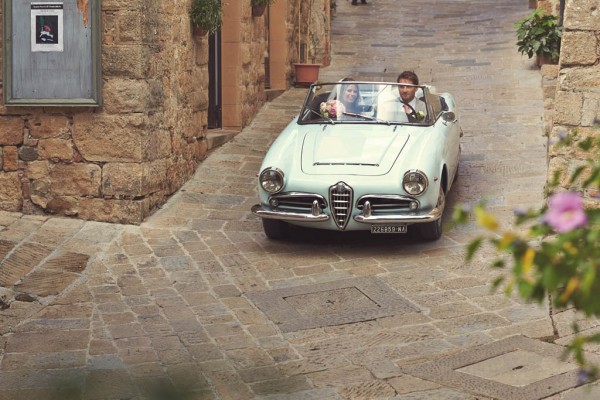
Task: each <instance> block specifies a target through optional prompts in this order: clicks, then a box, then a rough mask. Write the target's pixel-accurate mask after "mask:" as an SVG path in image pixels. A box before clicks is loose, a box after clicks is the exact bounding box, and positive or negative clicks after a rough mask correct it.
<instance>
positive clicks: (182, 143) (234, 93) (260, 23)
mask: <svg viewBox="0 0 600 400" xmlns="http://www.w3.org/2000/svg"><path fill="white" fill-rule="evenodd" d="M10 1H13V2H14V1H16V0H10ZM42 1H49V0H42ZM75 1H76V0H65V1H64V3H65V4H69V2H71V3H74V2H75ZM94 1H100V0H78V1H77V7H78V8H79V7H84V8H85V9H84V10H83V11H82V15H83V16H87V15H88V13H89V7H90V5H91V4H92V2H94ZM100 4H101V11H100V14H101V35H100V36H101V77H102V88H101V92H102V98H103V101H102V104H101V106H99V107H89V106H77V107H75V106H53V107H49V106H46V107H44V106H13V105H7V104H4V103H1V104H0V210H7V211H20V212H23V213H27V214H43V213H49V214H57V215H66V216H75V217H78V218H83V219H90V220H97V221H107V222H121V223H140V222H141V221H142V220H143V219H144V218H145V217H146V216H148V215H149V214H150V213H151V212H152V211H153V210H154V209H156V207H158V206H159V205H160V204H162V203H164V202H165V201H166V199H167V198H168V196H169V195H171V194H172V193H174V192H175V191H176V190H178V189H179V188H180V187H181V186H182V185H183V184H184V183H185V182H186V181H187V180H188V179H189V178H190V177H191V176H192V174H194V172H195V170H196V166H197V165H198V163H199V162H201V160H202V159H203V158H204V157H205V156H206V152H207V141H206V136H207V132H208V131H209V129H227V130H230V131H240V130H241V129H242V128H243V127H245V126H246V125H248V124H249V123H250V121H251V120H252V118H253V116H254V115H255V114H256V112H257V111H258V109H259V108H260V107H261V106H262V105H263V104H264V103H265V101H266V99H267V91H268V90H269V89H271V90H278V89H279V90H281V89H287V88H288V87H289V86H290V85H291V83H292V82H293V68H292V66H293V63H294V62H296V61H298V60H297V58H298V54H299V49H298V48H297V46H298V44H300V45H301V46H304V47H303V48H309V49H310V51H311V52H312V54H313V55H314V58H315V60H316V61H317V62H319V63H322V64H323V65H326V64H327V63H328V62H329V29H330V7H329V0H309V1H302V2H300V1H298V0H275V1H274V2H273V3H272V4H271V5H270V6H269V7H268V9H267V11H266V12H265V14H263V15H261V16H252V12H251V5H250V0H228V1H227V2H222V7H223V24H222V27H221V30H220V31H219V32H217V33H216V34H214V35H210V36H205V37H196V36H194V35H193V32H192V31H193V30H192V27H191V26H190V20H189V16H188V9H189V7H190V4H191V0H165V1H146V0H126V1H125V0H102V1H101V3H100ZM307 6H310V7H309V9H308V8H307ZM300 7H302V11H301V12H300V14H299V10H300ZM0 16H1V17H4V18H6V17H7V15H4V10H2V9H0ZM299 17H301V18H300V21H299ZM84 18H86V17H84ZM306 24H311V29H310V30H308V31H309V32H310V36H309V37H304V38H303V39H302V41H299V40H298V34H299V32H300V33H302V32H303V31H302V29H303V28H302V27H304V29H305V30H304V32H306ZM298 25H301V27H299V26H298ZM0 43H1V44H2V46H5V44H6V41H5V40H4V37H3V38H2V40H0ZM0 54H1V53H0ZM0 57H1V56H0ZM5 64H6V63H4V62H3V63H2V65H3V67H4V68H6V65H5ZM5 80H6V79H3V82H2V90H3V91H4V89H5V85H6V82H4V81H5Z"/></svg>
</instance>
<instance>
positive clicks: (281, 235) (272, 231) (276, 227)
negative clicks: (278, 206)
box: [262, 218, 289, 240]
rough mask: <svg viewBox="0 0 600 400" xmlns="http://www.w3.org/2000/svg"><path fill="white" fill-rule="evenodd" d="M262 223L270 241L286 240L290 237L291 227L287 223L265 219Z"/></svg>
mask: <svg viewBox="0 0 600 400" xmlns="http://www.w3.org/2000/svg"><path fill="white" fill-rule="evenodd" d="M262 223H263V230H264V231H265V235H267V237H268V238H269V239H274V240H278V239H285V238H286V237H287V236H288V233H289V225H288V224H287V222H283V221H279V220H277V219H266V218H263V220H262Z"/></svg>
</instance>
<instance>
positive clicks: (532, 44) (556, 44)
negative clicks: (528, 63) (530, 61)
mask: <svg viewBox="0 0 600 400" xmlns="http://www.w3.org/2000/svg"><path fill="white" fill-rule="evenodd" d="M515 28H516V29H517V39H518V41H517V46H519V49H518V51H519V52H520V53H521V54H527V55H528V56H529V58H532V57H533V56H534V55H535V56H537V64H538V65H542V64H548V63H552V64H556V63H558V57H559V54H560V40H561V36H562V28H561V26H560V25H558V22H557V18H556V17H555V16H553V15H544V13H543V11H542V10H540V9H537V10H535V11H534V12H532V13H531V14H529V15H527V16H526V17H525V18H523V19H522V20H520V21H517V22H516V23H515Z"/></svg>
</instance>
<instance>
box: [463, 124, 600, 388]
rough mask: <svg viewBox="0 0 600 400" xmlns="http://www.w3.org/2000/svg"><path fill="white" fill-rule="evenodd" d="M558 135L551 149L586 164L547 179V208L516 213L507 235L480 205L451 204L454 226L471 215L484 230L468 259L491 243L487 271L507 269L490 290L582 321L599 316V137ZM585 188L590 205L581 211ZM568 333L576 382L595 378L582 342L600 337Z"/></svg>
mask: <svg viewBox="0 0 600 400" xmlns="http://www.w3.org/2000/svg"><path fill="white" fill-rule="evenodd" d="M596 128H597V127H596ZM599 133H600V130H599ZM560 136H561V137H560V140H559V142H558V143H556V144H555V146H557V148H560V147H561V146H569V150H573V149H577V151H578V154H583V155H584V157H586V159H585V160H583V161H584V165H582V166H580V167H577V168H575V169H574V170H573V171H571V172H570V173H566V171H557V172H556V173H555V174H554V176H553V178H552V179H550V181H549V182H548V187H547V193H546V196H547V198H548V201H547V202H546V204H545V205H543V206H542V207H541V208H540V209H537V210H516V211H515V224H514V226H515V228H514V229H511V230H503V229H501V227H500V224H499V223H498V220H497V219H496V217H495V216H494V215H493V214H492V213H490V212H488V211H487V210H486V207H485V204H484V203H480V204H477V205H475V206H474V207H473V208H472V209H468V208H465V207H460V206H459V207H457V208H456V210H455V212H454V215H453V223H454V224H464V223H466V222H467V221H468V220H469V219H470V218H471V216H474V217H475V220H476V222H477V224H478V225H479V226H480V227H482V228H484V229H485V231H484V233H483V234H481V235H479V236H478V237H476V238H475V239H473V240H472V241H471V242H470V243H469V244H468V245H467V248H466V259H467V261H470V260H472V258H473V256H474V255H475V254H476V253H477V251H479V250H480V249H481V248H482V246H484V245H491V246H492V248H494V249H495V250H496V251H497V255H498V256H497V258H495V259H494V260H493V261H492V265H491V266H492V267H494V268H501V269H502V268H504V269H508V268H510V271H511V272H510V273H509V274H503V275H500V277H498V278H497V279H496V280H495V281H494V283H493V286H494V288H496V289H497V288H499V287H503V289H504V291H505V293H506V294H511V293H513V292H514V291H516V292H517V293H518V294H519V296H520V297H521V298H522V299H524V300H527V301H534V302H538V303H541V302H543V301H544V300H545V299H550V301H551V302H552V305H553V307H554V308H555V309H565V308H573V309H575V310H577V311H580V312H582V313H584V315H585V316H586V317H600V295H599V294H600V198H598V197H599V193H600V192H599V191H598V188H599V187H600V161H599V160H600V135H593V136H592V137H588V138H585V139H582V138H579V137H578V133H577V131H574V132H573V133H572V134H570V135H566V134H565V135H560ZM562 176H565V177H567V179H568V181H567V182H565V181H564V180H563V178H562ZM559 183H561V185H562V186H563V187H567V188H577V192H576V191H570V190H564V189H563V187H560V186H559ZM565 183H566V184H565ZM585 191H587V192H588V193H589V194H590V199H589V200H588V201H589V203H590V204H594V203H595V204H596V206H595V207H587V208H586V207H584V200H583V196H582V193H583V192H585ZM594 197H596V201H594ZM573 328H574V331H575V332H576V335H575V339H574V340H573V341H572V342H571V344H570V345H569V346H568V348H567V351H568V352H570V353H571V354H572V355H573V356H574V358H575V360H576V361H577V362H578V363H579V365H580V367H581V372H582V373H581V374H580V375H581V376H582V377H590V376H594V377H597V376H598V369H597V366H594V365H589V364H587V363H586V360H585V358H584V354H583V349H584V346H585V345H586V343H591V342H595V343H600V334H594V335H587V336H586V335H582V334H581V333H580V332H579V329H578V327H577V326H574V327H573ZM586 379H587V378H586Z"/></svg>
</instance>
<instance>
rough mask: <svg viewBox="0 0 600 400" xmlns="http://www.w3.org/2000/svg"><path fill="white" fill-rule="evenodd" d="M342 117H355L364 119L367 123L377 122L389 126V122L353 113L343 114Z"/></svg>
mask: <svg viewBox="0 0 600 400" xmlns="http://www.w3.org/2000/svg"><path fill="white" fill-rule="evenodd" d="M342 115H347V116H349V117H356V118H364V119H366V120H369V121H377V122H383V123H384V124H388V125H390V124H391V123H390V121H386V120H384V119H379V118H375V117H371V116H370V115H364V114H355V113H350V112H345V111H344V112H343V113H342Z"/></svg>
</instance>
